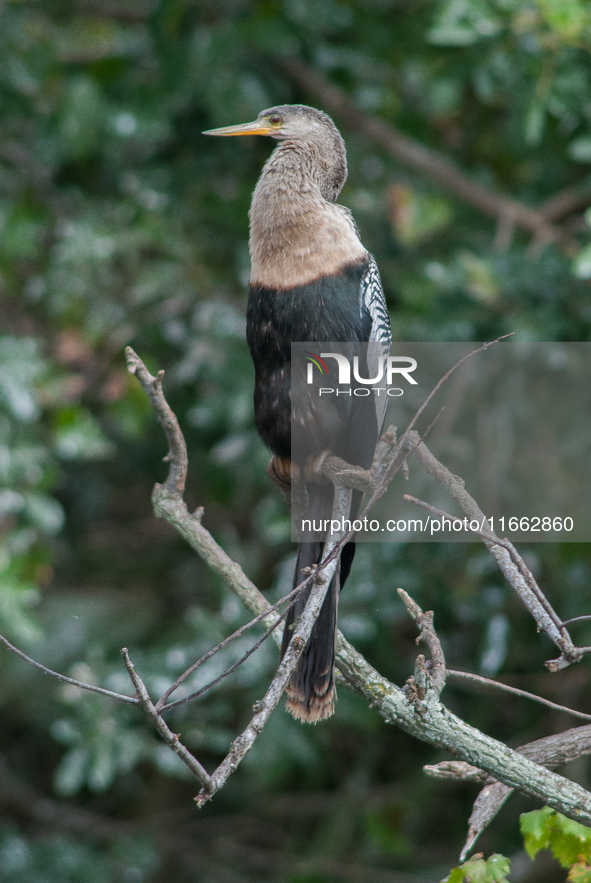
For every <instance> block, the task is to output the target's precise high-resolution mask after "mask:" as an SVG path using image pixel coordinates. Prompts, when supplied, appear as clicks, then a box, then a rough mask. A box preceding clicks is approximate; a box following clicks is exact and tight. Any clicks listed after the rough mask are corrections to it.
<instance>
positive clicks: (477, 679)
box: [447, 668, 591, 721]
mask: <svg viewBox="0 0 591 883" xmlns="http://www.w3.org/2000/svg"><path fill="white" fill-rule="evenodd" d="M447 675H448V677H452V678H461V679H462V680H465V681H473V682H474V683H476V684H484V686H486V687H494V689H495V690H503V691H504V692H505V693H513V695H514V696H522V697H523V698H524V699H531V700H532V701H533V702H538V703H539V704H540V705H547V706H548V708H554V709H556V711H564V712H566V714H570V715H572V716H573V717H578V718H580V719H581V720H587V721H591V714H585V713H584V712H583V711H575V709H574V708H567V706H566V705H558V703H557V702H551V701H550V699H543V698H542V697H541V696H536V694H535V693H528V691H527V690H520V689H519V687H510V686H509V685H508V684H502V683H501V682H500V681H493V680H491V679H490V678H483V677H482V676H481V675H475V674H472V673H471V672H467V671H452V670H451V669H449V668H448V669H447Z"/></svg>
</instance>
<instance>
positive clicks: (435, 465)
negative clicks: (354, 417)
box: [405, 433, 589, 671]
mask: <svg viewBox="0 0 591 883" xmlns="http://www.w3.org/2000/svg"><path fill="white" fill-rule="evenodd" d="M407 445H408V447H409V449H410V448H411V446H412V453H413V454H414V456H415V457H416V459H417V460H418V461H419V462H420V463H421V465H422V466H423V468H424V469H425V470H426V471H427V472H428V473H429V475H432V476H433V478H435V479H437V481H438V482H439V483H440V484H441V485H443V487H445V488H446V490H448V491H449V493H450V495H451V497H452V498H453V499H454V500H455V501H456V502H457V503H458V504H459V505H460V507H461V508H462V510H463V511H464V512H465V513H466V515H467V516H468V519H469V520H470V521H476V522H477V523H478V524H479V525H484V527H480V528H479V529H478V530H474V533H477V534H478V535H480V536H482V538H483V540H484V544H485V545H486V547H487V548H488V550H489V551H490V553H491V555H493V557H494V558H495V560H496V561H497V563H498V565H499V567H500V569H501V571H502V573H503V575H504V576H505V579H506V580H507V582H508V583H509V585H510V586H511V587H512V588H513V589H514V591H515V592H516V593H517V595H518V596H519V598H520V600H521V601H522V603H523V604H524V605H525V607H526V608H527V610H529V612H530V613H531V615H532V616H533V618H534V619H535V621H536V623H537V624H538V627H539V628H541V629H542V630H543V631H544V632H545V633H546V635H548V637H549V638H550V640H551V641H552V642H553V643H554V644H556V646H557V647H558V648H559V649H560V650H561V651H562V653H561V655H560V657H559V658H558V659H552V660H549V661H548V662H546V666H547V668H548V669H549V670H550V671H559V670H560V669H563V668H566V667H567V666H569V665H571V664H572V663H573V662H579V661H580V660H581V658H582V657H583V655H584V654H585V653H586V652H589V648H586V647H576V646H575V645H574V644H573V642H572V640H571V637H570V635H569V633H568V631H567V630H566V628H565V626H564V623H563V622H562V621H561V619H560V617H559V616H558V614H557V613H556V612H555V611H554V609H553V608H552V605H551V604H550V602H549V601H548V599H547V598H546V596H545V595H544V593H543V592H542V590H541V589H540V587H539V586H538V584H537V583H536V581H535V579H534V577H533V574H532V573H531V571H530V569H529V568H528V567H527V565H526V564H525V562H524V560H523V558H522V557H521V556H520V555H519V553H518V552H517V550H516V549H515V547H514V546H513V544H512V543H510V542H509V540H507V539H500V538H499V537H497V536H496V535H495V534H494V533H493V532H492V531H491V530H490V524H489V522H488V520H487V518H486V516H485V515H484V513H483V512H482V510H481V509H480V507H479V506H478V504H477V503H476V501H475V500H474V499H473V498H472V497H471V496H470V494H469V493H468V492H467V490H466V488H465V487H464V482H463V480H462V479H461V478H459V477H458V476H457V475H453V473H451V472H450V471H449V469H447V468H446V467H445V466H443V464H441V463H440V462H439V461H438V460H437V459H436V458H435V457H434V456H433V454H432V453H431V452H430V451H429V449H428V448H427V446H426V445H425V444H424V442H422V441H421V440H420V437H419V436H418V435H417V433H411V434H410V435H409V437H408V440H407ZM405 497H406V498H407V499H410V500H412V502H414V503H416V504H417V505H419V506H421V507H422V508H424V509H427V510H428V511H432V512H433V513H434V514H437V515H439V516H440V517H445V518H449V519H451V520H452V521H453V520H456V519H457V520H459V521H462V519H458V518H457V516H454V515H449V514H448V513H444V512H442V511H441V510H439V509H435V507H433V506H430V504H428V503H424V502H422V501H420V500H417V499H416V498H415V497H412V498H411V497H409V496H408V495H405Z"/></svg>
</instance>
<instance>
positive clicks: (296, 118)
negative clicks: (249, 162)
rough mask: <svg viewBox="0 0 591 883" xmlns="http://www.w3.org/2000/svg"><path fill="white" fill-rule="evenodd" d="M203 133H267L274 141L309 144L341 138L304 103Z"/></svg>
mask: <svg viewBox="0 0 591 883" xmlns="http://www.w3.org/2000/svg"><path fill="white" fill-rule="evenodd" d="M203 134H204V135H222V136H226V137H228V136H232V135H268V136H269V137H271V138H275V139H276V140H277V141H307V142H311V143H318V142H333V141H334V140H335V138H337V139H339V140H341V136H340V133H339V130H338V129H337V127H336V126H335V124H334V123H333V121H332V120H331V118H330V117H329V116H328V115H327V114H325V113H323V111H321V110H316V108H315V107H308V106H307V105H305V104H282V105H279V106H278V107H269V108H268V109H267V110H262V111H261V112H260V114H259V115H258V117H257V118H256V120H254V121H253V122H252V123H240V124H239V125H237V126H224V127H223V128H221V129H208V131H207V132H204V133H203Z"/></svg>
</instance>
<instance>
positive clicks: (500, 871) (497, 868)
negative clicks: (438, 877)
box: [442, 852, 511, 883]
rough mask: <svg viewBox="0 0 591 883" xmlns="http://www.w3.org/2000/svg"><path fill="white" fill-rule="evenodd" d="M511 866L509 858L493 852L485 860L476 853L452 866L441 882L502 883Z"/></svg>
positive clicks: (480, 854)
mask: <svg viewBox="0 0 591 883" xmlns="http://www.w3.org/2000/svg"><path fill="white" fill-rule="evenodd" d="M510 867H511V859H508V858H507V857H506V856H504V855H499V854H498V853H494V854H493V855H491V856H490V858H488V859H486V861H485V860H484V859H483V858H482V853H481V852H480V853H477V854H476V855H475V856H473V857H472V858H471V859H468V861H467V862H464V864H463V865H459V866H458V867H457V868H454V869H453V871H452V872H451V873H450V874H449V876H448V877H446V878H445V880H443V881H442V883H504V881H506V880H507V876H508V874H509V870H510Z"/></svg>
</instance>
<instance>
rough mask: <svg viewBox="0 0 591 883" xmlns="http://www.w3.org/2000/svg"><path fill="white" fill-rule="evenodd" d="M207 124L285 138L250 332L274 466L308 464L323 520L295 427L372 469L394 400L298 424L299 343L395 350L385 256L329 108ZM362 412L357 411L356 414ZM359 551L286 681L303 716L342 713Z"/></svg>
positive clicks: (312, 443) (265, 194)
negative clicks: (351, 588) (339, 690)
mask: <svg viewBox="0 0 591 883" xmlns="http://www.w3.org/2000/svg"><path fill="white" fill-rule="evenodd" d="M204 134H207V135H216V136H224V137H228V136H244V135H264V136H267V137H270V138H272V139H274V140H275V141H277V142H278V144H277V146H276V148H275V150H274V151H273V152H272V153H271V156H270V157H269V159H268V160H267V162H266V164H265V165H264V167H263V170H262V173H261V176H260V178H259V180H258V183H257V185H256V187H255V190H254V193H253V196H252V203H251V207H250V212H249V218H250V239H249V245H250V257H251V272H250V282H249V295H248V306H247V330H246V336H247V342H248V346H249V348H250V353H251V356H252V359H253V362H254V368H255V389H254V412H255V425H256V428H257V430H258V433H259V435H260V436H261V438H262V440H263V442H265V444H266V445H267V446H268V448H269V449H270V451H271V453H272V455H273V456H272V459H271V462H270V464H269V467H268V469H267V472H268V473H269V475H270V476H271V478H272V479H273V480H274V481H275V482H276V483H277V484H278V485H279V486H280V487H282V488H283V489H284V491H285V492H286V493H287V494H289V489H290V487H291V484H292V472H293V473H294V475H298V476H299V478H300V479H301V481H302V483H303V487H304V489H305V512H306V517H307V518H310V519H317V520H318V521H321V520H322V519H324V518H330V515H331V512H332V502H333V497H334V489H333V486H332V485H330V484H329V483H325V484H322V483H318V481H317V480H311V479H310V476H309V469H308V468H307V465H306V464H307V463H308V464H309V462H310V457H308V458H307V459H306V462H305V463H304V462H302V458H301V457H300V460H299V462H296V459H297V457H296V455H295V454H294V455H293V456H292V433H295V435H297V432H296V429H297V430H298V431H299V430H300V429H301V430H302V433H303V432H304V431H305V432H306V433H307V434H306V439H305V442H304V444H305V447H306V451H307V452H308V454H311V455H313V457H312V459H314V460H315V461H318V458H321V457H323V456H325V455H326V454H327V453H328V454H333V455H335V456H339V457H341V458H342V459H343V460H344V461H345V462H346V463H349V464H351V465H353V466H359V467H362V468H364V469H368V468H369V467H370V466H371V462H372V457H373V453H374V450H375V446H376V443H377V441H378V438H379V434H380V431H381V426H382V423H383V418H384V411H385V401H384V398H383V397H378V396H372V397H371V399H368V398H363V399H357V398H353V397H351V396H339V397H338V398H337V400H336V403H333V404H332V405H331V407H330V408H328V409H327V411H328V412H329V414H330V416H329V417H327V416H326V413H324V415H323V414H322V413H320V411H319V409H318V408H315V409H312V408H310V409H309V410H308V411H307V413H306V414H305V415H303V416H302V415H300V417H301V421H300V422H301V423H302V426H300V423H299V422H298V424H297V427H296V428H294V425H293V421H294V415H293V412H292V401H291V389H290V381H291V374H292V362H291V359H292V355H291V344H292V343H293V342H296V341H304V342H307V343H309V344H310V345H313V344H315V343H319V342H325V341H337V342H339V341H342V342H359V343H364V342H370V341H375V342H377V343H378V344H379V345H380V346H381V347H382V348H383V350H384V351H386V350H387V351H389V347H390V343H391V329H390V319H389V314H388V309H387V306H386V300H385V297H384V291H383V288H382V284H381V280H380V275H379V271H378V268H377V265H376V262H375V259H374V258H373V256H372V255H371V254H369V252H368V251H367V250H366V248H365V247H364V246H363V244H362V243H361V239H360V235H359V231H358V228H357V226H356V224H355V222H354V220H353V216H352V213H351V211H350V210H349V209H348V208H346V207H345V206H343V205H339V204H338V203H337V198H338V196H339V194H340V192H341V189H342V187H343V185H344V183H345V181H346V179H347V155H346V148H345V143H344V141H343V138H342V136H341V134H340V132H339V130H338V129H337V127H336V125H335V124H334V122H333V121H332V119H331V118H330V117H329V116H328V115H327V114H326V113H324V112H323V111H321V110H317V109H316V108H314V107H308V106H307V105H303V104H284V105H279V106H276V107H271V108H268V109H266V110H263V111H261V113H260V114H259V115H258V117H257V119H256V120H254V121H253V122H250V123H244V124H239V125H234V126H225V127H223V128H218V129H210V130H208V131H207V132H205V133H204ZM311 348H313V346H311ZM304 410H305V409H304ZM353 412H355V415H353ZM352 415H353V416H356V417H357V419H356V420H355V421H354V422H353V423H351V418H352ZM303 424H306V425H303ZM351 427H353V428H351ZM355 427H357V428H355ZM294 437H295V436H294ZM293 450H294V452H295V451H296V446H295V444H294V446H293ZM306 470H307V471H306ZM361 497H362V494H361V492H360V491H353V494H352V503H351V513H350V514H351V517H355V515H356V514H357V511H358V508H359V504H360V501H361ZM326 538H327V537H326V536H325V535H324V534H323V533H322V532H312V533H308V534H306V535H305V536H302V539H301V541H300V543H299V548H298V556H297V562H296V567H295V573H294V581H293V584H294V587H296V586H298V585H299V584H300V583H301V582H302V581H303V580H304V579H305V578H306V577H307V576H308V575H309V574H310V573H311V570H310V568H313V567H314V566H315V565H317V564H318V563H320V561H321V560H322V551H323V548H324V543H325V541H326ZM354 554H355V543H354V542H353V541H350V542H348V543H347V544H346V545H345V546H344V547H343V549H342V551H341V555H340V563H339V566H338V568H337V571H336V572H335V575H334V577H333V579H332V582H331V585H330V586H329V588H328V591H327V594H326V597H325V599H324V603H323V605H322V607H321V610H320V613H319V615H318V618H317V620H316V622H315V624H314V627H313V630H312V633H311V635H310V638H309V640H308V643H307V645H306V647H305V649H304V651H303V653H302V655H301V657H300V660H299V663H298V666H297V668H296V670H295V671H294V673H293V674H292V676H291V679H290V681H289V683H288V685H287V687H286V693H287V709H288V711H290V712H291V714H292V715H293V716H294V717H295V718H296V719H297V720H300V721H302V722H304V723H316V722H318V721H321V720H324V719H325V718H328V717H330V716H331V715H332V714H333V712H334V706H335V682H334V663H335V640H336V621H337V609H338V599H339V593H340V591H341V590H342V588H343V586H344V584H345V582H346V580H347V577H348V575H349V572H350V570H351V565H352V562H353V557H354ZM310 590H311V588H310V585H309V584H308V586H307V588H305V589H304V590H303V591H302V592H301V593H300V595H299V596H297V598H296V601H295V602H294V603H293V604H292V606H291V607H290V609H289V611H288V614H287V617H286V622H285V626H284V632H283V643H282V650H281V654H282V657H283V655H284V653H285V651H286V649H287V647H288V645H289V641H290V638H291V635H292V632H293V626H294V623H295V622H297V620H298V618H299V617H300V616H301V614H302V612H303V609H304V607H305V604H306V601H307V598H308V596H309V593H310Z"/></svg>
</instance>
